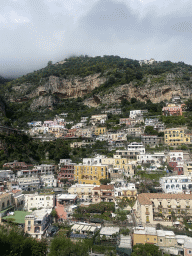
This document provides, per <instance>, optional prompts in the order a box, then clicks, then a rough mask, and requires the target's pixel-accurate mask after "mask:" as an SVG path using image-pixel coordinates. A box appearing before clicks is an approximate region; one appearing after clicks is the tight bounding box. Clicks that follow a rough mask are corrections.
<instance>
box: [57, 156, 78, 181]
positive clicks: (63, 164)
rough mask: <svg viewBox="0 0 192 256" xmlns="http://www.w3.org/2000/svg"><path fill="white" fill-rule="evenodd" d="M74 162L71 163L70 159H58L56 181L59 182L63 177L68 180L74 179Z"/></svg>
mask: <svg viewBox="0 0 192 256" xmlns="http://www.w3.org/2000/svg"><path fill="white" fill-rule="evenodd" d="M75 165H76V163H72V160H71V159H60V164H59V171H58V177H57V179H58V181H59V183H61V181H62V180H63V179H67V180H69V181H71V180H74V166H75Z"/></svg>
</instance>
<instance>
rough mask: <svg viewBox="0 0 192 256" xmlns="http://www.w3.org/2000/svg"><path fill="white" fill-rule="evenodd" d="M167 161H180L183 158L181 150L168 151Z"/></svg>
mask: <svg viewBox="0 0 192 256" xmlns="http://www.w3.org/2000/svg"><path fill="white" fill-rule="evenodd" d="M168 156H169V161H173V162H176V161H182V160H183V151H170V152H169V153H168Z"/></svg>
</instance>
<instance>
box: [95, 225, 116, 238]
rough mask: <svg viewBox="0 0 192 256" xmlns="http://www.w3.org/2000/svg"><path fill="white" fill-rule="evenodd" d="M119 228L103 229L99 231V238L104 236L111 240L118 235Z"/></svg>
mask: <svg viewBox="0 0 192 256" xmlns="http://www.w3.org/2000/svg"><path fill="white" fill-rule="evenodd" d="M119 230H120V228H119V227H103V228H102V229H101V230H100V237H101V238H102V236H105V237H106V238H112V236H113V235H114V234H119Z"/></svg>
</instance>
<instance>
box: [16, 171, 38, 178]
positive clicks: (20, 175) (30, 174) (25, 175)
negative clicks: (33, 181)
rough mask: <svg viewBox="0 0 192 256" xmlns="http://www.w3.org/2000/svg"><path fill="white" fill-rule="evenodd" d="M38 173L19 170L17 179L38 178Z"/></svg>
mask: <svg viewBox="0 0 192 256" xmlns="http://www.w3.org/2000/svg"><path fill="white" fill-rule="evenodd" d="M38 174H39V172H38V170H37V169H33V170H19V171H18V172H17V177H24V178H26V177H32V176H38Z"/></svg>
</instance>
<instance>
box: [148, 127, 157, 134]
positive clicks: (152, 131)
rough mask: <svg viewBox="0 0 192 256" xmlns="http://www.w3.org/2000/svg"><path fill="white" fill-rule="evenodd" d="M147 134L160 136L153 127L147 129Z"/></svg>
mask: <svg viewBox="0 0 192 256" xmlns="http://www.w3.org/2000/svg"><path fill="white" fill-rule="evenodd" d="M145 134H147V135H158V131H156V130H154V128H153V126H146V127H145Z"/></svg>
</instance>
